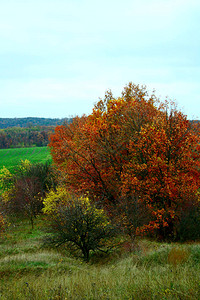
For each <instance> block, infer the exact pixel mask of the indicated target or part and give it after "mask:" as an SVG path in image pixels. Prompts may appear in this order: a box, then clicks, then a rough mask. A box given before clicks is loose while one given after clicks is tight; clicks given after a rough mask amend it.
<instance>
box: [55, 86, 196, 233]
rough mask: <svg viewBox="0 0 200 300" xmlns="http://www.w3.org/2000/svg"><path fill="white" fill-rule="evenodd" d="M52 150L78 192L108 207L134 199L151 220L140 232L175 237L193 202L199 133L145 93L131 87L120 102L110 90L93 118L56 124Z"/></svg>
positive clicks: (171, 107)
mask: <svg viewBox="0 0 200 300" xmlns="http://www.w3.org/2000/svg"><path fill="white" fill-rule="evenodd" d="M50 147H51V153H52V155H53V159H54V161H55V163H56V164H57V165H58V166H59V168H60V169H61V170H63V171H64V172H65V182H66V184H67V186H68V188H70V189H72V190H73V191H75V192H76V193H85V192H87V193H89V195H90V197H91V198H93V199H94V200H95V201H100V202H102V203H103V204H104V205H106V206H107V207H108V206H109V205H110V204H112V205H113V204H114V205H115V206H117V205H118V203H119V202H120V201H121V199H125V198H126V199H131V197H132V198H135V195H137V197H138V199H140V200H139V201H140V202H141V203H143V204H144V205H145V207H146V209H148V210H149V213H150V214H151V220H150V221H149V222H148V224H145V225H144V226H140V228H136V230H137V232H145V231H149V230H150V231H154V230H157V231H159V233H160V235H161V236H165V235H171V234H173V233H174V231H175V229H174V225H175V224H176V222H178V220H179V216H180V213H181V210H183V209H186V208H187V205H190V203H191V202H194V201H196V200H197V197H198V195H197V192H198V188H199V183H200V178H199V162H200V160H199V158H200V157H199V153H200V151H199V150H200V148H199V147H200V146H199V128H198V127H197V126H196V127H194V126H193V124H192V123H191V122H189V121H188V120H187V118H186V116H184V115H183V114H182V113H181V112H179V111H178V110H177V109H176V107H175V105H174V104H173V103H172V102H169V103H168V102H167V101H166V102H165V103H161V102H160V101H159V100H158V99H157V98H156V97H155V95H154V94H153V95H151V96H149V95H148V93H147V91H146V89H145V87H141V88H140V87H139V86H137V85H134V84H132V83H130V84H129V85H128V86H127V87H125V89H124V91H123V92H122V96H121V97H119V98H117V99H115V98H113V95H112V93H111V92H108V93H107V94H106V96H105V99H103V100H100V101H99V102H98V103H97V104H96V105H95V107H94V109H93V112H92V114H90V115H89V116H87V117H86V116H83V117H81V118H78V117H77V118H75V119H74V121H73V122H72V123H71V124H69V125H67V126H58V127H57V128H56V131H55V134H54V135H52V136H51V142H50ZM130 205H131V201H130Z"/></svg>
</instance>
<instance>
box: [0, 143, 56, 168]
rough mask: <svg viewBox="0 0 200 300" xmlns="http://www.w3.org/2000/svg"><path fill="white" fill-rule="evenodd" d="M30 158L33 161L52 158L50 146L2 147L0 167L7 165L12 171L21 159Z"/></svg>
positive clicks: (44, 160)
mask: <svg viewBox="0 0 200 300" xmlns="http://www.w3.org/2000/svg"><path fill="white" fill-rule="evenodd" d="M25 159H28V160H29V161H30V162H32V163H37V162H46V161H47V160H51V155H50V151H49V148H48V147H31V148H10V149H0V169H2V168H3V166H5V167H6V168H8V169H9V170H10V171H12V170H13V169H14V168H16V167H17V165H19V163H20V161H21V160H25Z"/></svg>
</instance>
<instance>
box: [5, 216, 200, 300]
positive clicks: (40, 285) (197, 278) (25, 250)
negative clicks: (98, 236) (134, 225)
mask: <svg viewBox="0 0 200 300" xmlns="http://www.w3.org/2000/svg"><path fill="white" fill-rule="evenodd" d="M44 224H45V219H43V217H39V218H38V219H37V224H36V226H35V228H34V229H33V230H31V227H30V224H29V223H28V222H27V221H26V220H23V221H19V220H18V221H13V222H12V224H10V226H9V230H8V232H7V236H6V237H5V238H4V239H2V240H1V242H0V299H4V300H7V299H9V300H15V299H18V300H25V299H26V300H27V299H38V300H39V299H41V300H47V299H54V300H56V299H99V300H100V299H199V298H200V244H197V243H194V244H173V243H172V244H167V243H166V244H165V243H158V242H152V241H148V240H145V239H143V240H140V241H138V244H137V247H136V249H135V251H133V252H130V251H129V247H128V245H127V244H126V245H123V246H121V247H120V248H118V249H115V250H113V251H112V253H110V254H103V255H102V254H101V255H100V254H96V255H93V256H92V258H91V261H90V263H85V262H84V261H83V260H81V259H80V258H77V257H73V256H72V255H71V254H70V253H69V252H67V250H66V249H60V250H58V249H48V248H44V247H43V246H42V243H41V238H42V237H43V235H44V232H43V230H42V229H43V227H44Z"/></svg>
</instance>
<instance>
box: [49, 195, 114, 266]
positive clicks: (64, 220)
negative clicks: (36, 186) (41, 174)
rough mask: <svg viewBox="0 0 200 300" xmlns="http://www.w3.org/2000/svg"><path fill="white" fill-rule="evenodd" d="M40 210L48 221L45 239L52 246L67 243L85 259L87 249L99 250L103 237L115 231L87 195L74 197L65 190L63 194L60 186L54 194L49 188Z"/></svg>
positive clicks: (108, 236) (104, 240)
mask: <svg viewBox="0 0 200 300" xmlns="http://www.w3.org/2000/svg"><path fill="white" fill-rule="evenodd" d="M59 193H60V196H61V197H60V199H61V201H60V203H59V200H58V199H59ZM52 198H54V200H55V201H56V205H53V202H54V200H52ZM64 199H65V201H64ZM64 202H65V203H64ZM44 211H45V212H46V213H47V214H48V215H49V218H50V221H51V226H50V233H51V236H50V238H49V239H47V240H48V242H50V243H52V244H54V245H55V246H60V245H63V244H66V243H70V244H71V245H73V246H75V247H76V248H78V249H80V250H81V251H82V254H83V257H84V260H86V261H88V260H89V254H90V251H95V250H102V249H101V248H102V247H105V245H106V240H107V239H109V238H111V237H112V236H113V235H114V234H115V232H116V230H115V228H114V226H113V225H112V224H111V222H110V221H109V219H108V217H107V216H106V214H105V212H104V210H103V209H98V208H97V207H96V206H95V205H94V204H92V203H91V202H90V200H89V199H88V198H87V197H80V198H76V197H72V196H69V194H67V193H66V194H65V196H64V192H63V191H61V190H59V191H58V192H57V193H54V195H53V193H52V192H51V194H50V196H49V198H48V197H47V198H46V199H45V201H44Z"/></svg>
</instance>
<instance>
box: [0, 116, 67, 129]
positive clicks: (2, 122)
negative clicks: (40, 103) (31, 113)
mask: <svg viewBox="0 0 200 300" xmlns="http://www.w3.org/2000/svg"><path fill="white" fill-rule="evenodd" d="M71 120H72V118H62V119H59V118H54V119H52V118H34V117H27V118H0V129H3V128H8V127H33V126H57V125H62V124H63V123H64V122H67V123H68V122H71Z"/></svg>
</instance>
